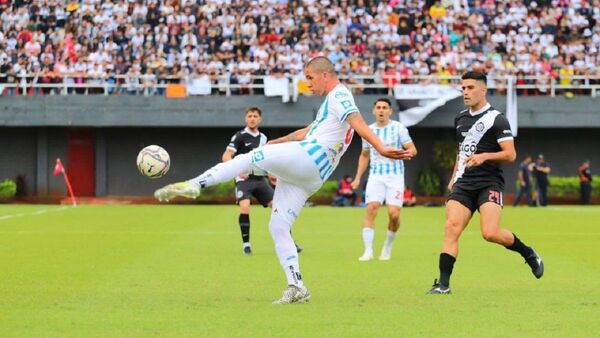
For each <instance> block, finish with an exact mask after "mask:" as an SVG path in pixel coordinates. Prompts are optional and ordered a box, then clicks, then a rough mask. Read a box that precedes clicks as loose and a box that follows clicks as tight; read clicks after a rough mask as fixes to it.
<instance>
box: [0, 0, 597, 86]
mask: <svg viewBox="0 0 600 338" xmlns="http://www.w3.org/2000/svg"><path fill="white" fill-rule="evenodd" d="M0 12H1V13H0V27H1V29H0V46H1V47H2V48H1V49H0V60H1V62H0V74H2V75H1V76H0V84H2V85H3V86H4V94H9V95H10V94H15V93H17V94H23V93H24V92H25V93H26V94H51V93H57V92H56V91H55V89H56V88H57V87H60V86H64V87H65V88H68V90H64V91H61V93H65V92H67V93H75V94H77V93H86V94H98V93H105V94H121V93H129V94H145V95H154V94H159V95H164V93H165V88H166V86H167V85H168V84H170V83H182V82H186V83H189V82H193V81H196V83H197V84H198V85H199V86H200V87H201V84H202V83H204V82H207V81H208V82H210V83H212V84H213V90H209V91H208V92H203V91H202V90H200V91H199V93H200V94H211V93H212V94H218V93H221V94H225V93H226V94H234V95H235V94H250V93H261V90H262V89H260V88H261V86H260V85H261V83H262V76H264V75H273V74H279V75H286V76H292V77H293V76H295V75H296V74H299V73H301V70H302V66H303V64H304V62H305V61H306V60H307V59H308V58H310V57H313V56H315V55H316V54H318V53H322V54H324V55H326V56H327V57H328V58H330V59H331V60H332V61H333V62H334V63H335V65H336V68H337V70H338V71H339V72H340V73H341V75H342V76H343V77H344V78H346V79H347V81H348V83H349V84H351V85H364V87H367V88H368V87H369V86H368V85H373V84H375V85H376V86H374V88H385V87H386V86H385V85H384V83H385V82H384V81H388V82H387V85H388V87H389V86H391V85H392V84H395V83H397V82H399V81H401V82H402V83H414V82H416V81H419V82H420V81H434V80H435V79H437V81H439V82H441V83H445V82H447V81H448V79H451V78H453V76H455V75H457V74H460V73H461V72H463V71H464V70H465V69H467V68H469V69H479V70H483V71H486V72H487V73H488V74H489V75H490V79H491V80H490V81H497V83H491V84H490V85H491V87H492V88H497V90H499V91H502V90H503V84H502V83H503V82H502V80H501V79H502V77H503V76H506V75H513V76H517V78H518V82H517V84H518V85H520V86H521V87H520V88H522V89H521V90H520V91H519V94H530V95H532V94H533V95H544V94H548V93H549V92H550V91H549V87H550V86H551V85H554V84H557V85H560V86H563V88H564V87H569V86H574V87H577V86H580V85H593V84H599V83H600V52H599V49H600V1H599V0H593V1H588V0H576V1H566V0H558V1H547V0H540V1H530V0H526V1H514V0H513V1H492V0H486V1H479V0H475V1H473V0H468V1H467V0H455V1H443V2H442V3H440V2H439V1H436V2H433V1H398V0H391V1H368V0H358V1H343V0H342V1H331V0H324V1H315V0H304V1H284V0H267V1H230V0H212V1H211V0H206V1H205V0H198V1H187V0H166V1H159V0H146V1H141V0H137V1H131V0H117V1H99V0H81V1H60V0H37V1H23V0H21V1H6V0H2V1H0ZM388 77H389V78H388ZM440 78H441V80H440ZM384 79H385V80H384ZM494 79H496V80H494ZM229 85H233V88H234V89H233V90H224V86H229ZM355 87H356V86H355ZM523 88H524V89H523ZM367 90H368V89H367ZM575 93H576V94H577V92H575ZM582 93H583V92H582Z"/></svg>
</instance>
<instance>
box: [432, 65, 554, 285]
mask: <svg viewBox="0 0 600 338" xmlns="http://www.w3.org/2000/svg"><path fill="white" fill-rule="evenodd" d="M486 84H487V77H486V75H485V74H483V73H480V72H467V73H465V74H464V75H463V76H462V90H463V100H464V103H465V105H466V106H467V107H468V109H467V110H464V111H462V112H461V113H459V114H458V116H456V118H455V119H454V128H455V130H456V138H457V140H458V141H459V153H458V156H457V158H456V163H455V165H454V170H453V173H452V179H451V180H450V183H449V184H448V190H450V191H451V192H450V194H449V195H448V202H447V203H446V225H445V233H444V244H443V245H442V253H441V254H440V261H439V268H440V279H439V281H438V280H436V281H434V285H433V287H432V288H431V290H429V291H428V292H427V293H429V294H449V293H450V275H451V274H452V269H453V267H454V262H455V261H456V257H457V256H458V239H459V237H460V235H461V233H462V232H463V230H464V229H465V228H466V227H467V225H468V224H469V221H470V220H471V217H472V216H473V213H474V212H475V211H476V210H479V213H480V214H481V220H480V228H481V234H482V236H483V238H484V239H485V240H486V241H488V242H492V243H498V244H500V245H503V246H504V247H506V248H507V249H508V250H512V251H516V252H518V253H519V254H520V255H521V256H522V257H523V258H524V259H525V261H526V262H527V264H529V266H530V267H531V271H532V272H533V275H534V276H535V277H536V278H540V277H542V275H543V274H544V264H543V263H542V259H541V258H540V256H539V255H538V254H537V253H536V252H535V250H533V248H531V247H529V246H527V245H525V244H524V243H523V242H521V240H519V238H518V237H517V236H516V235H515V234H513V233H511V232H510V231H508V230H506V229H503V228H501V227H500V215H501V213H502V205H503V200H502V191H503V189H504V177H503V176H502V169H501V168H500V164H501V163H507V162H513V161H514V160H515V158H516V156H517V153H516V151H515V145H514V141H513V135H512V132H511V130H510V125H509V124H508V120H506V118H505V117H504V115H502V114H501V113H500V112H499V111H497V110H495V109H494V108H492V107H491V106H490V104H489V103H488V102H487V100H486V97H485V95H486V92H487V86H486Z"/></svg>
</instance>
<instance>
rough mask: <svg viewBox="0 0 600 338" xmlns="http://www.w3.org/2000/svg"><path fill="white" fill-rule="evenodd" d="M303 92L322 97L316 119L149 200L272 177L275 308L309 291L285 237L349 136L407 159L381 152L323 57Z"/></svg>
mask: <svg viewBox="0 0 600 338" xmlns="http://www.w3.org/2000/svg"><path fill="white" fill-rule="evenodd" d="M304 74H305V76H306V79H307V82H308V87H309V89H310V90H311V91H312V92H313V94H315V95H321V96H326V97H325V101H324V102H323V104H322V105H321V107H320V108H319V112H318V113H317V118H316V120H315V121H313V122H312V123H311V124H310V125H308V126H307V127H305V128H302V129H300V130H297V131H295V132H293V133H291V134H289V135H287V136H284V137H281V138H278V139H275V140H272V141H270V142H268V143H267V145H265V146H264V147H260V148H257V149H254V150H252V151H250V152H249V153H247V154H241V155H238V156H236V157H234V158H233V159H232V160H231V161H227V162H224V163H220V164H217V165H216V166H214V167H212V168H211V169H209V170H207V171H206V172H204V173H203V174H201V175H200V176H198V177H196V178H194V179H191V180H189V181H185V182H180V183H174V184H170V185H167V186H165V187H163V188H161V189H158V190H157V191H156V192H155V193H154V196H155V197H156V198H157V199H158V200H160V201H168V200H170V199H172V198H173V197H175V196H184V197H188V198H196V197H197V196H198V195H200V191H201V189H202V188H204V187H207V186H211V185H215V184H219V183H221V182H225V181H227V180H230V179H232V178H234V177H236V176H238V175H240V174H242V173H248V172H251V171H252V170H253V169H255V168H258V169H262V170H265V171H267V172H268V173H269V174H271V175H273V176H275V177H276V178H277V179H278V181H277V186H276V187H275V194H274V196H273V210H272V212H271V219H270V221H269V231H270V232H271V236H272V237H273V241H274V242H275V251H276V252H277V256H278V258H279V262H280V263H281V266H282V268H283V271H284V272H285V275H286V278H287V283H288V287H287V288H286V290H285V291H284V292H283V296H282V297H281V298H280V299H279V300H277V301H275V303H276V304H290V303H303V302H306V301H308V300H309V299H310V292H309V291H308V289H307V288H306V286H305V285H304V282H303V281H302V276H301V274H300V267H299V262H298V252H297V250H296V246H295V245H294V240H293V239H292V235H291V234H290V230H291V228H292V225H293V223H294V222H295V221H296V218H298V215H299V214H300V211H301V210H302V207H303V206H304V203H305V202H306V200H307V199H308V197H310V195H312V194H313V193H314V192H316V191H317V190H318V189H319V188H320V187H321V185H322V184H323V182H324V181H326V180H327V178H328V177H329V176H330V175H331V173H332V172H333V170H334V169H335V168H336V166H337V165H338V163H339V161H340V158H341V157H342V155H343V154H344V152H345V151H346V150H347V149H348V146H349V145H350V141H351V140H352V135H353V131H356V132H357V133H358V134H359V135H360V136H362V137H363V138H364V139H365V140H366V141H367V142H369V143H370V144H371V145H372V146H373V147H374V148H375V149H376V150H377V151H378V152H379V153H380V154H382V155H383V156H386V157H390V158H394V159H410V157H411V155H410V153H409V152H407V151H406V150H404V149H397V148H392V147H386V146H384V145H383V143H382V142H381V141H380V140H379V138H378V137H377V136H376V135H375V133H373V131H372V130H371V129H369V127H368V126H367V124H366V123H365V122H364V120H363V119H362V116H361V115H360V112H359V110H358V108H357V107H356V104H355V103H354V98H353V97H352V93H350V91H349V90H348V89H347V88H346V87H345V86H344V85H342V84H341V83H340V82H339V81H338V79H337V76H336V74H335V69H334V67H333V64H332V63H331V62H330V61H329V60H328V59H327V58H326V57H316V58H314V59H312V60H310V61H309V62H308V63H307V64H306V66H305V68H304Z"/></svg>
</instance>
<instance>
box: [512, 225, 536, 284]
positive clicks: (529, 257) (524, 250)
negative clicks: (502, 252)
mask: <svg viewBox="0 0 600 338" xmlns="http://www.w3.org/2000/svg"><path fill="white" fill-rule="evenodd" d="M512 235H513V236H514V242H513V244H512V245H508V246H506V248H507V249H508V250H511V251H516V252H518V253H519V254H521V257H523V258H524V259H525V263H527V264H528V265H529V267H530V268H531V273H533V275H534V276H535V278H537V279H540V278H542V276H543V275H544V262H543V261H542V258H541V257H540V255H538V253H537V252H536V251H535V249H533V248H532V247H530V246H527V245H525V244H524V243H523V242H521V240H520V239H519V238H518V237H517V235H515V234H512Z"/></svg>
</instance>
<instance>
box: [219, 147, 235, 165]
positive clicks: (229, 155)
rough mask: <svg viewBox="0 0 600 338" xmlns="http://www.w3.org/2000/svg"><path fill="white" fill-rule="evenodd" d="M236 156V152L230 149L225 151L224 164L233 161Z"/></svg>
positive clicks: (222, 157)
mask: <svg viewBox="0 0 600 338" xmlns="http://www.w3.org/2000/svg"><path fill="white" fill-rule="evenodd" d="M234 156H235V151H233V150H232V149H230V148H227V149H225V152H224V153H223V156H221V159H222V160H223V162H227V161H231V160H232V159H233V157H234Z"/></svg>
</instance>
